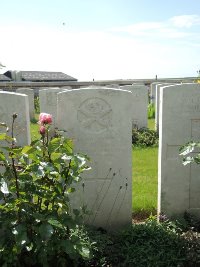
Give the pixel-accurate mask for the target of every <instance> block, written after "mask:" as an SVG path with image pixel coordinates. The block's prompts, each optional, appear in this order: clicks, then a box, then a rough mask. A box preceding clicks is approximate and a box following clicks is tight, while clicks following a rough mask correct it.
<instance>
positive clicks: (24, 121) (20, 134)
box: [0, 91, 31, 146]
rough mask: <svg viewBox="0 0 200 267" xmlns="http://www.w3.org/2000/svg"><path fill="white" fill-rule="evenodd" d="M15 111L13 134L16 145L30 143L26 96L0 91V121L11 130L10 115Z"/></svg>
mask: <svg viewBox="0 0 200 267" xmlns="http://www.w3.org/2000/svg"><path fill="white" fill-rule="evenodd" d="M13 113H17V114H18V115H17V119H16V120H15V124H14V136H15V137H16V139H17V145H20V146H23V145H27V144H30V141H31V138H30V118H29V104H28V96H27V95H24V94H16V93H10V92H3V91H1V92H0V122H5V123H6V124H7V125H8V127H9V128H10V130H11V126H12V115H13ZM9 133H10V132H9Z"/></svg>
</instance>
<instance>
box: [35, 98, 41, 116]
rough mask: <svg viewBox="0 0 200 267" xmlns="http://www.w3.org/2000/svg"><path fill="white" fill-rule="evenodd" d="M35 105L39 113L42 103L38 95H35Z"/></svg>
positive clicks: (36, 111)
mask: <svg viewBox="0 0 200 267" xmlns="http://www.w3.org/2000/svg"><path fill="white" fill-rule="evenodd" d="M34 106H35V113H37V114H39V113H40V103H39V97H38V96H35V97H34Z"/></svg>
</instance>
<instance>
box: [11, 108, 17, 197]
mask: <svg viewBox="0 0 200 267" xmlns="http://www.w3.org/2000/svg"><path fill="white" fill-rule="evenodd" d="M12 117H13V120H12V127H11V129H12V130H11V136H12V144H11V149H13V148H14V146H15V142H14V140H13V139H14V123H15V119H16V118H17V114H16V113H14V114H13V116H12ZM11 156H13V155H11ZM11 161H12V169H13V173H14V176H15V185H16V194H17V198H19V184H18V175H17V170H16V166H15V159H14V158H13V157H12V160H11Z"/></svg>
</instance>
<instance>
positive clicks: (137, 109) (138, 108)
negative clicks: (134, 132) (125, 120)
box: [120, 84, 148, 129]
mask: <svg viewBox="0 0 200 267" xmlns="http://www.w3.org/2000/svg"><path fill="white" fill-rule="evenodd" d="M120 88H121V89H123V90H127V91H130V92H131V93H132V99H131V106H130V108H131V113H132V128H138V129H139V128H143V127H147V124H148V88H147V87H146V86H145V85H137V84H133V85H126V86H121V87H120Z"/></svg>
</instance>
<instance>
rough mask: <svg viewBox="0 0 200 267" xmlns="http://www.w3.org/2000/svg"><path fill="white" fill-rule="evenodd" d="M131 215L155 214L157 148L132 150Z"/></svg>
mask: <svg viewBox="0 0 200 267" xmlns="http://www.w3.org/2000/svg"><path fill="white" fill-rule="evenodd" d="M132 156H133V164H132V174H133V186H132V199H133V202H132V203H133V213H134V214H137V213H141V212H142V213H147V214H150V213H151V212H152V213H155V210H156V208H157V172H158V164H157V161H158V160H157V159H158V148H157V147H150V148H138V147H136V148H133V151H132Z"/></svg>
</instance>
